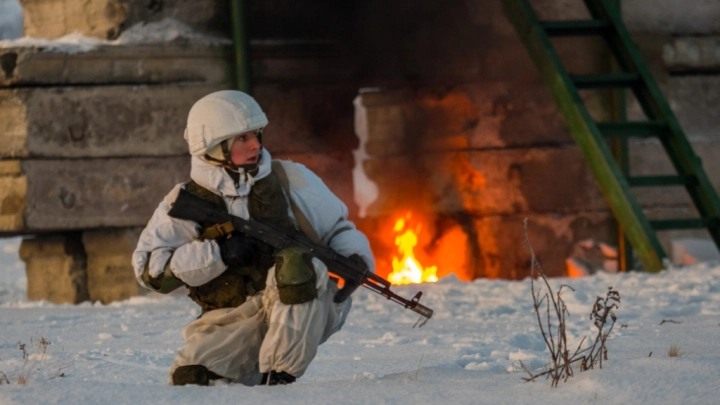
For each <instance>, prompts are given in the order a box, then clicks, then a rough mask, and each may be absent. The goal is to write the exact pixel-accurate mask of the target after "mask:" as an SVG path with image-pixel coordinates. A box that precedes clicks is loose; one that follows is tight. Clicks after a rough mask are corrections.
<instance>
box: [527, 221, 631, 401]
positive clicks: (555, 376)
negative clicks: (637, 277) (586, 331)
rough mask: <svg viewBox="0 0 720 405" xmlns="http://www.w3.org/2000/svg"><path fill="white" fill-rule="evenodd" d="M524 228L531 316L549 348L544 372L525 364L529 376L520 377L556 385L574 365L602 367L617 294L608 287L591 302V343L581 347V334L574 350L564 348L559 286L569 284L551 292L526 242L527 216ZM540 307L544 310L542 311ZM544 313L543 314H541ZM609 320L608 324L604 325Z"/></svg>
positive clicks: (582, 368)
mask: <svg viewBox="0 0 720 405" xmlns="http://www.w3.org/2000/svg"><path fill="white" fill-rule="evenodd" d="M523 225H524V231H525V241H524V244H525V246H526V247H527V249H528V250H529V251H530V257H531V262H530V288H531V291H532V298H533V307H534V312H535V316H536V318H537V321H538V325H539V326H540V333H542V337H543V339H544V340H545V345H546V346H547V348H548V350H549V351H550V363H549V364H548V366H547V367H546V369H545V371H542V372H534V371H531V370H529V369H527V368H526V367H523V369H524V370H525V372H527V373H528V375H529V377H527V378H523V379H524V380H525V381H533V380H535V379H536V378H538V377H540V376H543V375H544V376H545V377H546V378H550V379H551V380H552V386H553V387H557V385H558V382H559V381H560V380H563V381H567V380H568V379H569V378H570V377H572V376H573V373H574V371H573V367H578V365H576V363H578V364H579V369H580V371H585V370H590V369H592V368H594V367H595V365H596V364H597V365H598V366H599V367H600V368H602V361H603V360H607V347H606V345H605V343H606V341H607V338H608V336H609V335H610V332H612V330H613V327H614V326H615V321H616V320H617V318H616V316H615V313H614V312H613V311H614V310H615V309H617V308H618V304H619V303H620V294H619V293H618V292H617V291H615V290H613V288H612V287H609V288H608V292H607V293H606V295H605V298H603V297H597V300H596V301H595V305H593V308H592V311H591V312H590V319H591V320H592V321H593V325H594V326H595V327H596V328H597V334H596V336H595V339H594V341H593V343H592V344H591V345H590V346H588V347H586V348H584V349H583V348H582V346H583V343H585V341H586V340H587V336H584V337H583V338H582V340H581V341H580V343H579V344H578V346H577V348H575V350H572V348H570V347H568V341H567V333H566V317H568V316H570V312H568V309H567V306H566V305H565V301H564V300H563V298H562V292H563V288H568V289H570V290H572V291H575V290H573V288H572V287H570V286H568V285H565V284H563V285H561V286H560V288H559V289H558V291H557V293H553V290H552V288H551V287H550V283H549V282H548V279H547V277H545V273H544V272H543V270H542V267H541V266H540V263H539V262H538V260H537V258H536V256H535V252H534V250H533V248H532V245H531V244H530V239H529V238H528V232H527V219H525V220H524V221H523ZM538 277H539V278H542V281H543V284H544V287H545V290H543V285H542V284H541V285H540V286H536V281H535V279H536V278H538ZM543 307H544V311H543ZM541 312H544V314H541ZM608 322H610V325H609V327H607V324H608Z"/></svg>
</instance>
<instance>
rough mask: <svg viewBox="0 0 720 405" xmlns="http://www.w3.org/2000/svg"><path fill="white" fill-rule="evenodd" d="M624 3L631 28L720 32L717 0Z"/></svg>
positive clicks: (692, 32)
mask: <svg viewBox="0 0 720 405" xmlns="http://www.w3.org/2000/svg"><path fill="white" fill-rule="evenodd" d="M621 4H622V15H623V20H624V21H625V24H626V25H627V26H628V27H629V29H630V30H631V31H645V32H664V33H669V34H712V33H720V3H718V2H716V1H708V0H683V1H677V0H634V1H623V2H621Z"/></svg>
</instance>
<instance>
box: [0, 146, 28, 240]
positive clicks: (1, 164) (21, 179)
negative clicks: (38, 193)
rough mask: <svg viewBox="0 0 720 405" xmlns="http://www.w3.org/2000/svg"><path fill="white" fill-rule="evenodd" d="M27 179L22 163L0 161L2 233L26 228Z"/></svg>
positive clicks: (0, 225)
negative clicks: (24, 214)
mask: <svg viewBox="0 0 720 405" xmlns="http://www.w3.org/2000/svg"><path fill="white" fill-rule="evenodd" d="M26 195H27V177H25V176H24V175H23V174H22V169H21V167H20V161H18V160H11V161H7V160H6V161H0V232H2V231H11V230H17V229H23V228H24V221H23V212H24V210H25V196H26Z"/></svg>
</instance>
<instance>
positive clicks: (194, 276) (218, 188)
mask: <svg viewBox="0 0 720 405" xmlns="http://www.w3.org/2000/svg"><path fill="white" fill-rule="evenodd" d="M281 163H282V165H283V168H284V169H285V171H286V173H287V176H288V180H289V183H290V198H292V199H293V201H294V202H295V204H296V205H297V206H298V208H299V209H300V210H301V211H302V212H303V214H305V216H306V217H307V219H308V221H309V222H310V224H311V225H312V226H313V228H314V229H315V231H316V232H317V234H318V236H319V237H320V239H321V240H322V241H323V242H324V243H326V244H328V245H329V246H330V247H332V248H333V249H335V250H336V251H337V252H339V253H341V254H343V255H345V256H349V255H351V254H358V255H360V257H362V258H363V259H364V261H365V262H366V263H367V264H368V266H369V267H370V270H371V271H374V268H375V262H374V259H373V256H372V253H371V251H370V244H369V243H368V240H367V238H366V237H365V235H363V234H362V233H361V232H360V231H358V230H357V229H356V228H355V225H354V224H353V223H352V222H350V221H348V219H347V215H348V211H347V207H346V206H345V204H343V202H342V201H340V199H338V198H337V197H336V196H335V195H334V194H333V193H332V192H331V191H330V190H329V189H328V188H327V186H326V185H325V184H324V183H323V182H322V180H321V179H320V178H319V177H318V176H317V175H315V173H313V172H312V171H310V170H309V169H308V168H306V167H305V166H303V165H302V164H299V163H294V162H290V161H281ZM191 164H192V169H191V172H190V177H191V178H192V179H193V180H194V181H195V182H197V183H198V184H199V185H201V186H202V187H205V188H206V189H208V190H210V191H212V192H214V193H216V194H218V195H220V196H222V197H223V199H224V200H225V204H226V205H227V207H228V212H229V213H230V214H233V215H236V216H239V217H242V218H246V219H247V218H248V217H249V212H248V195H249V194H250V190H251V188H252V186H253V184H255V181H256V180H260V179H262V178H264V177H265V176H267V175H268V174H269V173H270V170H271V157H270V154H269V153H268V152H267V151H266V150H265V149H263V150H262V159H261V161H260V165H259V170H258V174H257V175H256V176H255V177H254V178H253V177H251V176H249V175H247V176H246V175H244V174H241V176H240V179H241V180H240V184H239V186H238V187H237V188H236V187H235V183H234V182H233V180H232V178H231V177H230V175H228V174H227V173H226V172H225V170H224V169H223V168H221V167H219V166H214V165H211V164H209V163H207V162H205V161H203V160H201V159H200V158H198V157H192V162H191ZM184 186H185V183H181V184H178V185H176V186H175V187H174V188H173V189H172V190H171V191H170V193H168V195H167V196H165V198H164V199H163V201H162V202H160V205H159V206H158V207H157V209H156V210H155V213H154V214H153V216H152V218H151V219H150V221H149V222H148V224H147V226H146V227H145V229H144V230H143V232H142V234H141V235H140V240H139V241H138V244H137V248H136V249H135V252H134V253H133V257H132V265H133V268H134V269H135V276H136V278H137V280H138V282H139V283H140V284H141V285H142V286H144V287H145V288H148V289H151V288H150V287H149V286H147V285H145V283H144V282H143V281H142V273H143V270H144V269H145V265H146V264H148V267H149V273H150V276H152V277H158V276H159V275H160V274H161V273H162V272H163V271H164V269H165V265H166V264H167V262H168V259H169V260H170V270H171V271H172V272H173V274H174V275H175V276H176V277H177V278H179V279H180V280H182V281H183V282H185V283H186V284H187V285H189V286H192V287H196V286H200V285H203V284H205V283H207V282H208V281H210V280H212V279H213V278H215V277H217V276H219V275H220V274H222V273H223V272H224V271H225V269H226V266H225V264H224V263H223V262H222V259H221V258H220V248H219V247H218V245H217V243H216V242H215V241H214V240H205V241H201V240H198V239H197V238H198V236H199V235H200V233H201V232H202V229H201V228H200V226H199V225H198V224H197V223H195V222H192V221H186V220H181V219H176V218H171V217H170V216H168V214H167V213H168V211H169V209H170V207H171V205H172V203H173V202H174V201H175V198H177V194H178V192H179V190H180V189H181V188H183V187H184ZM285 197H286V198H287V197H288V196H287V195H286V196H285ZM289 205H290V204H288V206H289ZM288 214H289V216H290V218H291V219H292V220H293V222H295V225H296V226H297V221H296V220H295V217H294V215H293V214H292V211H291V210H290V209H289V208H288ZM343 228H346V230H344V231H341V232H339V233H337V234H336V235H335V233H336V231H338V230H341V229H343ZM330 238H332V240H330Z"/></svg>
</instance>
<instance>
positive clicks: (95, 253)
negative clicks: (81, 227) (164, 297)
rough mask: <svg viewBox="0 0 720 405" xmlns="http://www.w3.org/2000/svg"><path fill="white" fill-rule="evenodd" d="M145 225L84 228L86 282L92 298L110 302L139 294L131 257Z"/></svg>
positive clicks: (105, 302) (92, 299)
mask: <svg viewBox="0 0 720 405" xmlns="http://www.w3.org/2000/svg"><path fill="white" fill-rule="evenodd" d="M141 231H142V228H127V229H108V230H106V229H103V230H93V231H85V232H83V235H82V242H83V245H85V252H86V253H87V285H88V293H89V297H90V300H91V301H93V302H95V301H100V302H102V303H104V304H107V303H109V302H112V301H120V300H125V299H128V298H130V297H134V296H136V295H138V293H139V292H140V288H141V287H140V285H138V283H137V281H136V280H135V274H134V272H133V268H132V265H131V264H130V258H131V256H132V253H133V251H134V250H135V246H136V245H137V241H138V239H139V237H140V232H141Z"/></svg>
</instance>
